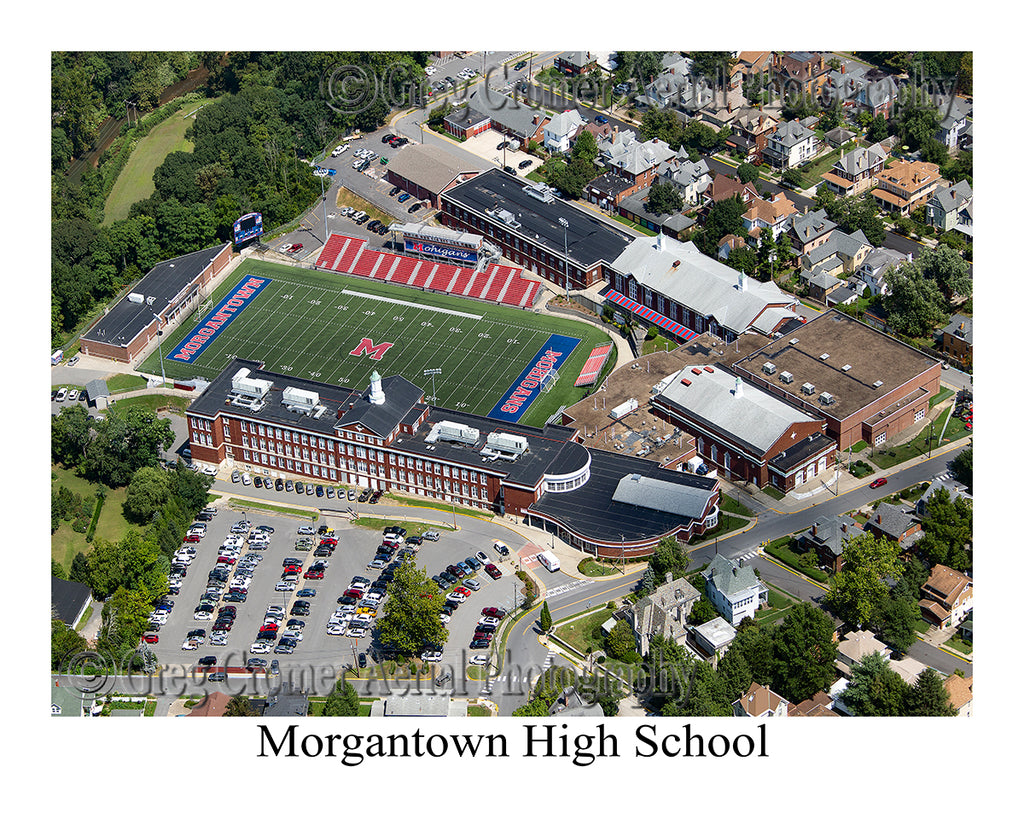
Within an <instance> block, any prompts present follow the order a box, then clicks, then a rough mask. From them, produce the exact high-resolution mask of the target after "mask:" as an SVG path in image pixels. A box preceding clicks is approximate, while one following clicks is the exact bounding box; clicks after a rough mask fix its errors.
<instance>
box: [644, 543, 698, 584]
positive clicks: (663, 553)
mask: <svg viewBox="0 0 1024 819" xmlns="http://www.w3.org/2000/svg"><path fill="white" fill-rule="evenodd" d="M648 565H649V566H650V567H651V568H652V569H653V570H654V577H655V581H656V583H655V585H656V586H660V585H661V584H662V583H664V582H665V578H666V575H668V573H669V572H671V573H672V577H673V579H679V578H680V577H682V576H683V575H684V574H686V570H687V569H688V568H689V566H690V553H689V551H688V550H687V549H686V547H685V546H683V544H681V543H680V542H679V541H678V540H676V539H675V538H674V537H667V538H662V540H660V541H659V542H658V545H657V546H656V547H655V549H654V552H653V553H652V554H651V558H650V561H648Z"/></svg>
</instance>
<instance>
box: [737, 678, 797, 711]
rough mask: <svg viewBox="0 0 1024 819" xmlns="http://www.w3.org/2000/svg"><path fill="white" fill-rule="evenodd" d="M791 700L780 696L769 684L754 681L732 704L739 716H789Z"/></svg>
mask: <svg viewBox="0 0 1024 819" xmlns="http://www.w3.org/2000/svg"><path fill="white" fill-rule="evenodd" d="M789 706H790V703H789V700H787V699H785V698H783V697H781V696H779V695H778V694H776V693H775V692H774V691H772V690H771V689H770V688H769V687H768V686H766V685H761V684H760V683H757V682H752V683H751V684H750V688H748V689H747V692H746V693H745V694H744V695H743V696H741V697H740V698H739V699H738V700H736V702H734V703H733V704H732V712H733V714H734V715H735V716H737V717H756V718H758V719H761V718H763V717H788V716H789Z"/></svg>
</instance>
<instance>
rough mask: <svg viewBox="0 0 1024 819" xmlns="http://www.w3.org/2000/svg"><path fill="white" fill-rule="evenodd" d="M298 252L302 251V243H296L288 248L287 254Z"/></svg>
mask: <svg viewBox="0 0 1024 819" xmlns="http://www.w3.org/2000/svg"><path fill="white" fill-rule="evenodd" d="M300 250H302V242H296V243H295V244H293V245H292V246H291V247H290V248H288V252H289V253H298V252H299V251H300Z"/></svg>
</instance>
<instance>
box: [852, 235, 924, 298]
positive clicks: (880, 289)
mask: <svg viewBox="0 0 1024 819" xmlns="http://www.w3.org/2000/svg"><path fill="white" fill-rule="evenodd" d="M912 260H913V259H912V256H911V255H910V254H904V253H900V252H899V251H896V250H892V249H890V248H888V247H876V248H874V249H873V250H870V251H868V254H867V256H865V257H864V262H863V264H862V265H861V266H860V269H859V270H857V272H856V275H857V278H858V279H859V280H860V281H862V282H864V284H865V286H866V287H867V288H868V290H869V291H870V292H871V295H872V296H877V295H878V294H879V293H881V294H882V295H883V296H884V295H885V294H886V293H888V292H889V286H888V285H887V284H886V282H885V274H886V273H887V272H888V271H889V270H891V269H892V268H895V267H899V266H900V265H902V264H906V263H908V262H910V261H912Z"/></svg>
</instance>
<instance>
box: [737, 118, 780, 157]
mask: <svg viewBox="0 0 1024 819" xmlns="http://www.w3.org/2000/svg"><path fill="white" fill-rule="evenodd" d="M778 127H779V120H778V119H777V118H776V117H773V116H772V115H771V114H767V113H765V112H764V111H762V110H761V109H759V108H743V109H740V111H738V112H737V113H736V116H735V118H734V119H733V121H732V133H731V134H730V135H729V137H728V139H727V140H726V145H727V146H728V147H730V148H734V149H738V150H741V151H743V152H744V153H745V154H746V158H747V161H748V162H753V163H755V164H760V162H761V159H762V152H763V151H764V148H765V145H767V144H768V137H769V135H771V134H773V133H775V131H776V129H777V128H778Z"/></svg>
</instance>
